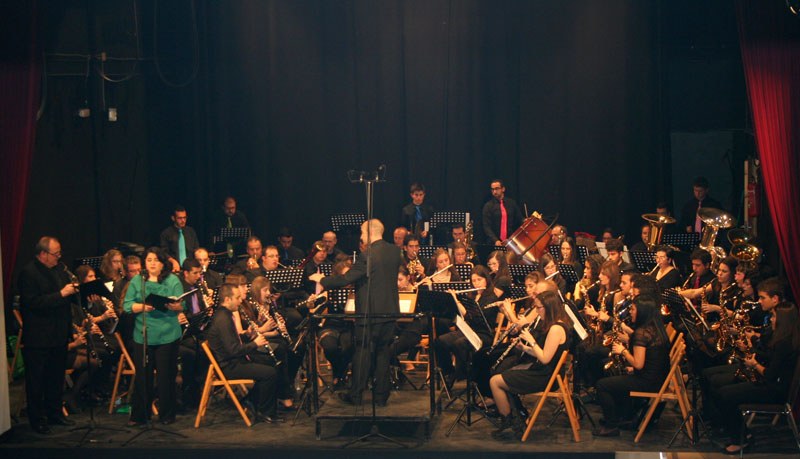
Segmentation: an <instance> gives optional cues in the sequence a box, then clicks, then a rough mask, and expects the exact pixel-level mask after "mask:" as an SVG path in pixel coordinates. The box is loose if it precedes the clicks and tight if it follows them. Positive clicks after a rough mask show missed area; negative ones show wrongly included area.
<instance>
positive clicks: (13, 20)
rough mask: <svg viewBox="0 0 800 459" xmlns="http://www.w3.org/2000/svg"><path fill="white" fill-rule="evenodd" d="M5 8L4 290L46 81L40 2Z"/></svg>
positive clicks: (0, 134) (0, 119) (1, 78)
mask: <svg viewBox="0 0 800 459" xmlns="http://www.w3.org/2000/svg"><path fill="white" fill-rule="evenodd" d="M12 3H13V4H14V6H11V4H9V5H7V6H6V7H3V8H2V10H0V11H2V16H3V20H2V25H3V31H2V32H0V33H2V36H3V38H4V40H3V42H4V43H5V45H3V46H4V48H5V49H4V51H3V55H2V59H1V60H0V126H2V128H0V152H2V155H0V183H1V184H2V185H0V186H2V192H1V193H2V194H0V196H2V199H3V205H1V206H0V222H2V223H1V224H2V244H3V245H2V247H3V288H4V292H5V293H6V295H9V293H10V291H11V289H10V288H9V287H10V282H11V273H12V271H13V269H14V261H15V260H16V259H17V245H18V244H19V237H20V233H21V232H22V220H23V216H24V212H25V197H26V196H27V193H28V178H29V177H30V170H31V159H32V158H33V149H34V144H35V138H36V111H37V109H38V107H39V86H40V82H41V78H42V74H41V56H40V51H39V47H38V43H39V40H38V34H37V21H36V19H37V2H35V1H31V2H12Z"/></svg>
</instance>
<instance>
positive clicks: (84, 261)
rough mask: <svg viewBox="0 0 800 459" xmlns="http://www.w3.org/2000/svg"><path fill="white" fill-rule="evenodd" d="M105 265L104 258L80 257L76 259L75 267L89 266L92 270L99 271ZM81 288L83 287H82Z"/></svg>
mask: <svg viewBox="0 0 800 459" xmlns="http://www.w3.org/2000/svg"><path fill="white" fill-rule="evenodd" d="M102 263H103V257H80V258H76V259H75V267H78V266H80V265H87V266H91V267H92V269H94V270H95V271H97V270H98V269H100V265H101V264H102ZM81 287H83V286H82V285H81Z"/></svg>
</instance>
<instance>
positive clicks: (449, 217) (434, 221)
mask: <svg viewBox="0 0 800 459" xmlns="http://www.w3.org/2000/svg"><path fill="white" fill-rule="evenodd" d="M468 214H469V212H462V211H460V210H442V211H436V212H434V213H433V215H432V216H431V222H430V223H431V229H435V228H438V227H439V226H441V225H442V224H443V223H446V224H449V225H452V224H454V223H463V224H465V225H466V224H467V215H468Z"/></svg>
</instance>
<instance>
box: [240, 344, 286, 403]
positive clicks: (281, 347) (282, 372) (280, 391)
mask: <svg viewBox="0 0 800 459" xmlns="http://www.w3.org/2000/svg"><path fill="white" fill-rule="evenodd" d="M267 341H268V342H269V345H270V347H272V353H273V354H275V358H276V359H278V362H280V364H278V363H277V362H276V361H275V359H273V358H272V356H271V355H270V353H269V352H268V351H267V350H266V349H265V348H263V347H259V348H258V349H257V350H256V351H254V352H249V353H248V355H249V356H250V360H252V361H253V362H254V363H259V364H261V365H266V366H268V367H272V368H274V369H275V371H276V372H277V378H278V379H277V380H276V383H275V384H276V386H275V388H276V389H275V390H276V391H277V396H278V398H280V399H283V400H286V399H291V398H293V397H294V380H290V379H289V353H291V351H290V350H289V346H287V345H286V341H285V340H284V339H283V338H281V337H274V338H268V339H267ZM254 403H255V402H254Z"/></svg>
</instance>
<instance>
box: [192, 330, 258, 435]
mask: <svg viewBox="0 0 800 459" xmlns="http://www.w3.org/2000/svg"><path fill="white" fill-rule="evenodd" d="M200 346H201V347H202V348H203V351H205V353H206V356H208V361H209V362H210V365H209V366H208V374H206V382H205V384H204V385H203V395H202V397H201V398H200V406H199V407H198V408H197V418H195V420H194V427H195V429H196V428H198V427H200V419H202V418H203V416H205V415H206V409H207V408H208V401H209V398H210V396H211V388H212V387H218V386H224V387H225V390H226V391H227V392H228V395H229V396H230V397H231V400H233V404H234V405H236V409H237V410H238V411H239V414H240V415H241V416H242V419H243V420H244V423H245V424H247V427H250V426H251V425H253V423H252V422H251V421H250V418H249V417H247V414H246V412H245V409H244V408H242V404H241V403H239V398H238V397H237V396H236V393H235V392H234V391H233V387H231V385H238V386H239V387H240V388H241V389H242V390H246V389H247V387H246V386H245V384H255V380H253V379H227V378H226V377H225V374H223V373H222V369H221V368H220V367H219V364H217V360H216V359H215V358H214V354H212V353H211V349H210V348H209V347H208V341H203V342H202V343H201V344H200Z"/></svg>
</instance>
